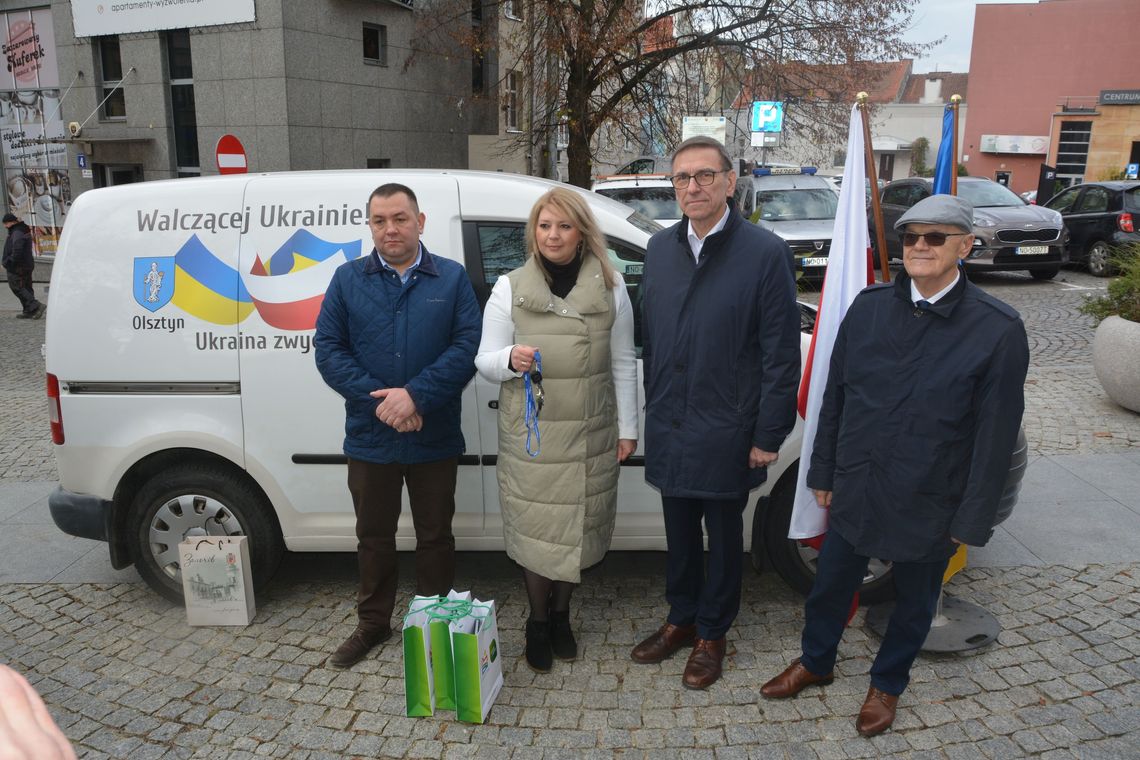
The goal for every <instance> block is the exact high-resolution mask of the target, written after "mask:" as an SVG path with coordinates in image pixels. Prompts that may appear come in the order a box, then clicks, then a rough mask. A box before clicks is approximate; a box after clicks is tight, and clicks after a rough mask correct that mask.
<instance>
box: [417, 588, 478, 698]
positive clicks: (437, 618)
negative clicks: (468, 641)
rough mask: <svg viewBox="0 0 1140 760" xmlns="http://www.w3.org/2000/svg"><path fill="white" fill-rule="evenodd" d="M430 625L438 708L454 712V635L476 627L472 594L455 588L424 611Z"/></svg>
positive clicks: (433, 676)
mask: <svg viewBox="0 0 1140 760" xmlns="http://www.w3.org/2000/svg"><path fill="white" fill-rule="evenodd" d="M425 611H426V612H427V613H428V616H429V617H430V618H431V622H430V623H429V624H428V628H429V632H430V635H431V654H432V658H431V659H432V681H433V685H434V686H435V706H436V708H438V709H440V710H454V709H455V660H454V657H453V655H452V650H451V634H452V633H453V632H455V631H459V632H470V631H471V630H472V628H474V626H475V620H474V619H473V618H471V616H470V612H471V592H470V591H456V590H455V589H452V590H451V591H449V592H448V594H447V596H446V597H442V598H440V600H439V603H438V604H436V605H433V606H430V607H428V608H426V609H425Z"/></svg>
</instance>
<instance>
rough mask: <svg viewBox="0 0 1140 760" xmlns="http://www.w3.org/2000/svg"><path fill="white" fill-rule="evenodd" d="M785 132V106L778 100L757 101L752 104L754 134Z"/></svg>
mask: <svg viewBox="0 0 1140 760" xmlns="http://www.w3.org/2000/svg"><path fill="white" fill-rule="evenodd" d="M783 130H784V104H783V103H782V102H780V101H778V100H757V101H753V103H752V131H753V132H782V131H783Z"/></svg>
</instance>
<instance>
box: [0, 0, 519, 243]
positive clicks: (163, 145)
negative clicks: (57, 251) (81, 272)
mask: <svg viewBox="0 0 1140 760" xmlns="http://www.w3.org/2000/svg"><path fill="white" fill-rule="evenodd" d="M147 5H148V4H144V3H109V2H106V0H70V1H69V0H51V2H50V3H48V2H44V3H41V4H39V5H36V4H33V3H29V1H28V0H0V14H2V16H3V23H4V28H3V31H4V32H5V33H6V35H7V36H6V38H5V39H6V45H5V54H6V55H7V56H8V58H9V69H10V70H11V71H13V72H14V73H11V74H10V75H9V76H8V78H7V79H6V80H0V130H2V132H0V134H2V135H3V148H4V149H3V152H2V153H3V155H2V161H3V170H4V176H5V191H6V202H7V205H8V208H9V209H10V210H12V211H13V212H14V213H17V214H18V215H20V216H21V217H24V218H25V219H26V220H27V221H28V222H29V225H30V226H32V227H33V228H35V229H37V230H42V232H41V233H40V234H38V235H37V243H38V244H39V249H40V252H41V254H50V253H51V252H52V250H54V248H53V243H52V239H53V237H57V236H58V230H59V228H61V227H62V224H63V222H64V220H65V219H66V213H67V208H68V207H69V206H70V203H71V201H72V200H73V198H74V197H75V196H76V195H78V194H79V193H80V192H83V191H84V190H86V189H89V188H92V187H101V186H106V185H114V184H120V183H123V182H133V181H139V180H153V179H166V178H173V177H181V176H197V175H207V174H213V173H217V172H218V159H217V158H216V156H215V148H216V146H217V144H218V140H219V138H221V137H222V136H223V135H226V134H231V135H234V136H236V137H237V138H238V140H240V142H241V144H242V146H243V147H244V152H245V163H246V166H247V168H248V170H249V171H251V172H262V171H287V170H303V169H337V168H361V169H363V168H370V167H371V168H384V167H410V166H417V167H439V168H466V167H468V166H469V165H470V164H471V163H472V162H471V155H470V150H471V145H470V142H469V136H471V135H478V134H496V133H497V132H498V131H499V117H498V114H499V92H498V85H499V82H498V76H497V70H496V68H495V65H494V63H493V62H491V61H485V60H483V59H482V58H480V57H477V56H476V57H473V56H472V54H471V53H470V52H466V53H464V52H460V51H461V50H462V48H461V47H460V46H458V45H456V46H454V48H453V49H452V50H447V47H446V45H436V46H432V45H420V44H417V40H422V39H423V35H425V34H426V33H427V32H425V26H430V27H431V33H433V34H435V35H436V36H437V37H441V38H445V37H446V36H447V35H449V34H451V33H452V32H454V35H453V36H454V38H455V39H459V38H461V36H462V33H463V32H464V31H466V28H465V27H466V25H472V26H473V25H475V24H489V25H491V28H490V29H489V30H488V31H489V32H490V34H491V35H492V36H493V35H494V34H495V33H496V31H497V19H498V14H497V12H495V11H493V10H490V11H489V12H488V13H487V14H482V13H481V9H480V8H478V7H476V5H475V4H473V5H472V6H471V11H470V12H469V13H465V14H463V15H462V16H456V17H455V18H454V19H427V20H428V21H429V22H431V23H430V24H427V25H425V19H424V14H423V13H417V12H415V11H413V9H412V5H413V3H412V0H201V2H198V3H194V4H173V5H171V6H159V7H153V6H151V7H147ZM497 5H498V4H497V3H488V7H489V8H496V7H497ZM450 27H454V29H452V28H450ZM433 51H436V52H433ZM439 51H443V52H439ZM226 160H230V161H233V160H236V159H234V158H232V157H231V158H230V159H225V158H223V161H226Z"/></svg>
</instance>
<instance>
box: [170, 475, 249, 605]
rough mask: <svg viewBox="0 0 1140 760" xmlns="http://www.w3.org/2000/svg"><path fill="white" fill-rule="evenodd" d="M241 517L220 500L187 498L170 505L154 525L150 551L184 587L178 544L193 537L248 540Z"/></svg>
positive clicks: (204, 497) (187, 496)
mask: <svg viewBox="0 0 1140 760" xmlns="http://www.w3.org/2000/svg"><path fill="white" fill-rule="evenodd" d="M244 535H245V527H244V526H243V525H242V524H241V523H240V522H238V519H237V516H236V515H234V513H233V512H231V511H230V509H229V508H228V507H227V506H226V505H225V504H223V503H221V502H220V501H218V500H217V499H213V498H211V497H209V496H203V495H201V494H184V495H182V496H175V497H174V498H173V499H171V500H169V501H167V502H166V503H165V504H163V505H162V506H161V507H159V508H158V511H157V512H155V513H154V517H153V518H152V519H151V521H150V551H151V556H152V557H153V558H154V563H155V564H156V565H157V566H158V568H159V570H161V571H162V572H163V573H164V574H165V575H166V576H167V577H168V578H170V579H172V580H175V581H178V582H179V583H181V580H182V571H181V566H180V565H179V562H178V544H179V543H181V542H182V540H183V539H185V538H188V537H191V536H244Z"/></svg>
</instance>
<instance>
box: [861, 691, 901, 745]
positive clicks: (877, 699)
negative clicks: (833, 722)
mask: <svg viewBox="0 0 1140 760" xmlns="http://www.w3.org/2000/svg"><path fill="white" fill-rule="evenodd" d="M898 703H899V698H898V697H897V696H895V695H893V694H888V693H886V692H885V691H879V690H878V689H876V688H875V687H874V686H872V687H871V688H869V689H867V698H866V699H865V700H863V709H861V710H860V711H859V717H858V718H856V719H855V730H856V731H858V732H859V733H860V734H862V735H863V736H876V735H877V734H881V733H883V732H884V731H886V730H887V729H888V728H890V727H891V724H892V723H894V722H895V707H896V706H897V705H898Z"/></svg>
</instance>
